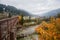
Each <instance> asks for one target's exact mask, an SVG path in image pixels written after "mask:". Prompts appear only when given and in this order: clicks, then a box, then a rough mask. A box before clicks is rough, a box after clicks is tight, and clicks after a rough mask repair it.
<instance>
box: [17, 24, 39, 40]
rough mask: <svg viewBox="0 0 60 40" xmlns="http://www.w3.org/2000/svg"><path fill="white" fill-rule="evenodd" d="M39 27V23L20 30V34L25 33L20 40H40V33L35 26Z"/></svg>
mask: <svg viewBox="0 0 60 40" xmlns="http://www.w3.org/2000/svg"><path fill="white" fill-rule="evenodd" d="M36 27H38V25H35V26H30V27H28V28H26V29H24V30H22V31H18V34H19V35H21V34H24V36H26V37H23V38H20V39H19V40H38V34H36V33H35V28H36Z"/></svg>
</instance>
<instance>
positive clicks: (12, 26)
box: [0, 16, 19, 40]
mask: <svg viewBox="0 0 60 40" xmlns="http://www.w3.org/2000/svg"><path fill="white" fill-rule="evenodd" d="M18 21H19V20H18V16H15V17H11V18H6V19H2V20H0V40H16V24H17V22H18Z"/></svg>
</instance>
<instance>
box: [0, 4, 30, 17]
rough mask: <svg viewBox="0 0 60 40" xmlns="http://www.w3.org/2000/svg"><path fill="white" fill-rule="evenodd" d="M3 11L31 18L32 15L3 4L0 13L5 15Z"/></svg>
mask: <svg viewBox="0 0 60 40" xmlns="http://www.w3.org/2000/svg"><path fill="white" fill-rule="evenodd" d="M3 11H5V12H8V13H10V14H11V15H24V16H30V14H29V13H28V12H26V11H24V10H20V9H17V8H15V7H13V6H9V5H8V6H6V5H3V4H0V13H3Z"/></svg>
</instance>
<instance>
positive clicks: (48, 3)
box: [0, 0, 60, 14]
mask: <svg viewBox="0 0 60 40" xmlns="http://www.w3.org/2000/svg"><path fill="white" fill-rule="evenodd" d="M0 3H1V4H6V5H11V6H15V7H16V8H18V9H24V10H26V11H28V12H30V13H32V14H42V13H46V12H48V11H51V10H54V9H58V8H60V0H0Z"/></svg>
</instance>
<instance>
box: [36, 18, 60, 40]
mask: <svg viewBox="0 0 60 40" xmlns="http://www.w3.org/2000/svg"><path fill="white" fill-rule="evenodd" d="M35 30H36V32H37V33H40V38H39V40H60V18H56V19H54V18H51V20H50V23H47V22H45V21H43V22H42V23H41V24H40V26H38V27H37V28H36V29H35Z"/></svg>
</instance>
